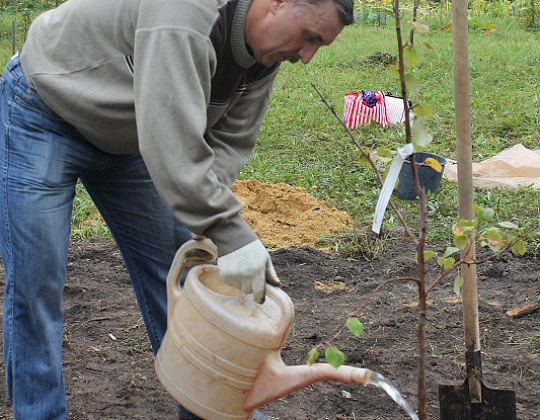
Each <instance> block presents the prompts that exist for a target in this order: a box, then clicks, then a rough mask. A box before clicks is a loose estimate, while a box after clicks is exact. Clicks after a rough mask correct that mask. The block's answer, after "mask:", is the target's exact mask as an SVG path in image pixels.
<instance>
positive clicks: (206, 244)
mask: <svg viewBox="0 0 540 420" xmlns="http://www.w3.org/2000/svg"><path fill="white" fill-rule="evenodd" d="M200 251H203V252H200ZM208 254H210V255H209V256H208ZM217 256H218V249H217V247H216V245H215V244H214V243H213V242H212V241H211V240H210V239H208V238H204V239H201V240H194V239H191V240H189V241H187V242H185V243H184V244H183V245H182V246H181V247H180V248H179V249H178V251H176V255H175V256H174V259H173V262H172V264H171V268H170V269H169V273H168V275H167V322H168V321H169V320H171V319H172V317H173V310H174V307H175V306H176V302H177V300H178V299H179V297H180V293H181V292H182V286H181V285H180V279H181V277H182V273H183V272H184V270H185V268H186V267H190V266H193V265H197V264H202V263H208V262H210V261H212V260H214V259H216V258H217Z"/></svg>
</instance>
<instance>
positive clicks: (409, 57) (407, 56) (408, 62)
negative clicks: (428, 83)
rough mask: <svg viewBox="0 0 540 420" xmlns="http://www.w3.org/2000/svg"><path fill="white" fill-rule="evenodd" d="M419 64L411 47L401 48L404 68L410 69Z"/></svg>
mask: <svg viewBox="0 0 540 420" xmlns="http://www.w3.org/2000/svg"><path fill="white" fill-rule="evenodd" d="M419 63H420V56H419V55H418V53H417V52H416V51H415V50H414V47H413V46H412V45H405V46H404V47H403V65H404V66H405V68H408V69H412V68H413V67H416V66H417V65H418V64H419Z"/></svg>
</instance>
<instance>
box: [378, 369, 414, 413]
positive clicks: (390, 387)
mask: <svg viewBox="0 0 540 420" xmlns="http://www.w3.org/2000/svg"><path fill="white" fill-rule="evenodd" d="M368 383H369V384H371V385H375V386H376V387H378V388H381V389H384V390H385V391H386V393H387V394H388V395H390V397H391V398H392V399H393V400H394V401H395V402H396V403H398V405H399V406H400V407H401V408H403V409H404V410H405V411H406V412H407V414H408V415H409V417H410V418H411V419H413V420H418V416H417V415H416V413H415V412H414V411H413V410H412V408H411V407H410V405H409V403H408V402H407V400H406V399H405V398H404V397H403V395H401V394H400V393H399V391H398V390H397V388H396V387H395V386H394V384H393V383H392V382H390V381H389V380H388V379H386V378H385V377H384V376H382V375H381V374H380V373H377V372H372V373H371V376H370V378H369V382H368Z"/></svg>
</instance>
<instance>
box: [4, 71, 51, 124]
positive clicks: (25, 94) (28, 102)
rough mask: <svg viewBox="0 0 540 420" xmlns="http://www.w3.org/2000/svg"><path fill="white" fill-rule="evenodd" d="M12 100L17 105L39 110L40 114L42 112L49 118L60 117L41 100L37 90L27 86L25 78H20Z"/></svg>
mask: <svg viewBox="0 0 540 420" xmlns="http://www.w3.org/2000/svg"><path fill="white" fill-rule="evenodd" d="M14 100H15V102H17V103H18V104H19V105H21V106H23V107H25V108H28V109H30V110H33V111H36V112H39V113H40V114H43V115H45V116H47V117H49V118H54V119H58V120H60V119H61V118H60V117H59V116H58V114H57V113H56V112H54V111H53V110H52V109H51V108H49V106H48V105H47V104H46V103H45V102H43V100H42V99H41V97H40V96H39V94H38V92H37V90H35V89H34V88H33V87H31V86H28V84H27V83H26V80H25V79H21V80H20V82H19V86H18V89H17V92H16V93H15V97H14Z"/></svg>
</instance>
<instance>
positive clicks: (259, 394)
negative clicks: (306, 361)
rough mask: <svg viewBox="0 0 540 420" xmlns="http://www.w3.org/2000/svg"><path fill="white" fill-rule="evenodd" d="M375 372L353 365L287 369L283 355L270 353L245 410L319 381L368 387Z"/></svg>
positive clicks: (303, 366)
mask: <svg viewBox="0 0 540 420" xmlns="http://www.w3.org/2000/svg"><path fill="white" fill-rule="evenodd" d="M371 373H372V371H371V370H369V369H363V368H358V367H353V366H345V365H343V366H340V367H339V368H335V367H333V366H331V365H330V364H328V363H315V364H313V365H298V366H287V365H286V364H285V363H284V362H283V360H282V359H281V354H280V353H279V352H276V353H271V354H268V356H267V357H266V359H265V361H264V363H263V364H262V366H261V367H260V369H259V373H258V375H257V378H256V379H255V383H254V384H253V387H252V388H251V390H250V393H249V395H248V397H247V399H246V403H245V406H244V409H245V410H246V411H252V410H254V409H255V408H257V407H260V406H262V405H265V404H268V403H269V402H271V401H274V400H276V399H278V398H281V397H283V396H285V395H288V394H290V393H292V392H294V391H296V390H298V389H301V388H304V387H306V386H308V385H311V384H313V383H315V382H319V381H323V380H328V381H334V382H343V383H357V384H364V385H365V384H368V383H369V381H370V377H371Z"/></svg>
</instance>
